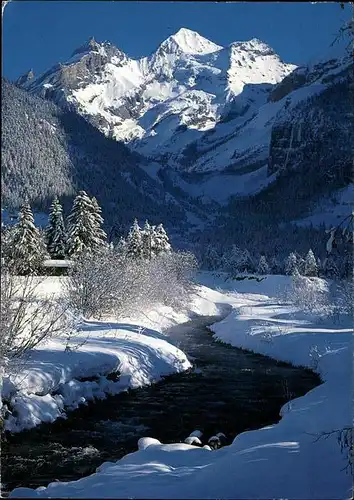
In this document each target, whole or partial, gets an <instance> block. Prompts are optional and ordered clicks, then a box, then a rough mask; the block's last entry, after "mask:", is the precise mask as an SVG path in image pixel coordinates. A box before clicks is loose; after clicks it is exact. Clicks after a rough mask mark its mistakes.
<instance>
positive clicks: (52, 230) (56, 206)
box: [45, 196, 66, 259]
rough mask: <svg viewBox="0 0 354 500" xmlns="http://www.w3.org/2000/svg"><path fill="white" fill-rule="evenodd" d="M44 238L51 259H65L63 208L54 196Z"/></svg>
mask: <svg viewBox="0 0 354 500" xmlns="http://www.w3.org/2000/svg"><path fill="white" fill-rule="evenodd" d="M45 239H46V243H47V249H48V252H49V255H50V256H51V257H52V258H53V259H65V256H66V231H65V225H64V219H63V208H62V206H61V204H60V202H59V199H58V197H57V196H56V197H55V198H54V200H53V203H52V205H51V207H50V213H49V225H48V227H47V228H46V232H45Z"/></svg>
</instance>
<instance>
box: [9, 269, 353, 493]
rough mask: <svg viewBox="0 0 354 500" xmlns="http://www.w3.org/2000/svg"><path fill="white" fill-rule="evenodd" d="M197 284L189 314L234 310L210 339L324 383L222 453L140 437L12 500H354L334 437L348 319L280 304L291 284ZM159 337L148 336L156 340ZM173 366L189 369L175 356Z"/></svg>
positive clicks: (346, 419) (345, 409) (348, 361)
mask: <svg viewBox="0 0 354 500" xmlns="http://www.w3.org/2000/svg"><path fill="white" fill-rule="evenodd" d="M200 282H201V286H200V288H199V291H198V297H196V299H195V301H194V304H193V310H194V311H195V312H198V310H199V312H200V313H204V314H213V313H215V312H216V311H217V309H219V308H220V305H225V304H229V305H231V307H232V309H231V312H230V314H229V315H228V316H227V317H226V318H224V319H223V320H221V321H220V322H218V323H216V324H215V325H213V326H212V327H211V329H212V331H213V332H214V337H215V339H218V340H221V341H223V342H227V343H229V344H232V345H234V346H239V347H243V348H246V349H251V350H254V351H255V352H258V353H262V354H265V355H268V356H271V357H273V358H275V359H279V360H283V361H289V362H292V363H294V364H296V365H303V366H307V367H310V368H312V369H313V370H315V371H317V372H318V373H319V374H320V376H321V378H322V380H323V384H321V385H320V386H318V387H316V388H315V389H313V390H311V391H310V392H309V393H307V394H306V395H305V396H303V397H301V398H297V399H295V400H292V401H291V402H289V403H287V404H285V405H284V406H283V407H282V409H281V416H282V418H281V420H280V422H279V423H278V424H276V425H271V426H267V427H265V428H262V429H259V430H255V431H249V432H244V433H242V434H239V435H238V436H236V438H235V439H234V441H233V443H232V444H231V445H230V446H226V447H224V448H222V449H220V450H217V451H210V450H208V449H202V448H197V447H194V446H190V445H187V444H182V443H181V444H161V443H159V442H157V441H156V440H152V439H150V440H149V439H145V440H141V441H140V442H139V451H137V452H135V453H131V454H129V455H126V456H125V457H123V458H122V459H121V460H118V461H117V462H115V463H110V462H107V463H104V464H102V465H101V466H100V467H99V468H98V469H97V472H96V473H95V474H92V475H91V476H88V477H86V478H82V479H80V480H78V481H72V482H68V483H60V482H55V483H51V484H50V485H49V486H48V487H44V486H43V487H40V488H38V489H36V490H32V489H29V488H17V489H15V490H14V491H13V492H12V493H11V495H10V496H17V497H21V496H23V497H37V496H38V497H57V498H58V497H67V498H68V497H69V498H74V497H76V498H78V497H81V498H82V497H85V498H94V497H95V498H98V497H100V498H103V497H106V498H225V499H226V498H227V499H231V498H247V499H249V498H252V499H256V498H257V499H261V498H289V499H344V498H348V499H349V498H352V492H351V487H352V478H351V475H350V472H349V471H348V467H347V465H348V458H347V456H346V453H345V452H346V449H344V451H341V447H340V445H339V443H338V440H337V439H338V434H337V432H333V433H332V431H336V430H340V429H343V428H345V427H348V428H350V427H351V426H352V403H351V399H352V398H351V394H352V391H351V386H352V377H351V373H352V349H351V347H352V346H351V342H352V334H351V332H352V328H351V327H352V324H351V322H350V320H349V318H348V319H347V320H346V319H345V318H343V319H340V320H338V321H337V322H333V321H332V320H329V319H323V318H322V319H321V318H316V317H315V316H314V315H311V316H310V315H306V314H305V313H304V312H302V311H299V310H297V308H296V307H295V306H293V305H291V304H288V303H286V302H285V301H284V300H281V298H280V297H282V296H284V295H283V294H284V290H285V289H286V287H288V286H289V285H290V283H291V278H289V277H284V276H268V277H266V279H264V280H263V281H261V282H257V281H255V280H252V281H251V280H244V281H225V276H219V277H216V276H215V275H212V274H210V273H204V274H201V275H200ZM160 314H161V313H158V312H156V313H155V314H154V318H152V319H154V320H156V318H159V317H160ZM166 321H167V322H168V321H170V319H168V320H166ZM119 332H121V330H119ZM156 332H157V331H156V330H155V333H154V334H152V335H149V339H155V338H156V336H157V333H156ZM95 335H96V333H95ZM104 335H107V334H104ZM120 335H122V333H120ZM154 335H155V336H154ZM134 339H135V338H134ZM96 342H98V341H96ZM150 342H151V343H152V341H151V340H149V345H151V344H150ZM112 344H113V341H112ZM79 352H80V351H79ZM173 352H174V356H176V351H173ZM179 355H180V356H182V353H181V354H179ZM174 359H176V357H174ZM173 363H174V362H173ZM173 363H172V364H173ZM165 366H166V365H165ZM178 366H180V367H181V368H185V367H186V364H185V362H184V363H183V361H182V359H180V361H179V365H178ZM148 372H149V370H148ZM230 418H237V415H234V416H232V415H230ZM325 433H330V434H328V435H327V434H325ZM347 451H348V450H347Z"/></svg>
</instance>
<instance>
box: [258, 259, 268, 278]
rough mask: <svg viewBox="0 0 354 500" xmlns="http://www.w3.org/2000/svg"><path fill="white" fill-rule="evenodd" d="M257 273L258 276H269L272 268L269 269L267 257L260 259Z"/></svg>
mask: <svg viewBox="0 0 354 500" xmlns="http://www.w3.org/2000/svg"><path fill="white" fill-rule="evenodd" d="M257 273H258V274H269V273H270V268H269V265H268V262H267V259H266V257H265V255H261V256H260V258H259V262H258V267H257Z"/></svg>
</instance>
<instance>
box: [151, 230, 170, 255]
mask: <svg viewBox="0 0 354 500" xmlns="http://www.w3.org/2000/svg"><path fill="white" fill-rule="evenodd" d="M153 242H154V252H155V254H156V255H158V254H160V253H164V252H170V251H171V244H170V240H169V238H168V236H167V233H166V231H165V229H164V227H163V225H162V224H159V225H158V226H157V227H156V229H155V230H154V232H153Z"/></svg>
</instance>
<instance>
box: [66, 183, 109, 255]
mask: <svg viewBox="0 0 354 500" xmlns="http://www.w3.org/2000/svg"><path fill="white" fill-rule="evenodd" d="M97 223H98V220H97V216H96V215H95V208H94V207H93V204H92V200H91V199H90V198H89V196H88V195H87V193H86V192H85V191H80V192H79V194H78V195H77V196H76V198H75V200H74V203H73V207H72V209H71V213H70V215H69V217H68V238H67V254H68V256H69V257H78V256H79V255H80V254H82V253H83V252H89V253H94V252H96V251H97V250H98V249H99V248H101V247H102V240H101V238H100V236H99V235H97Z"/></svg>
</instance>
